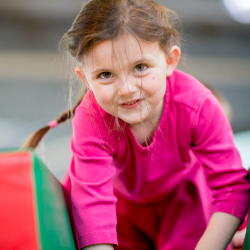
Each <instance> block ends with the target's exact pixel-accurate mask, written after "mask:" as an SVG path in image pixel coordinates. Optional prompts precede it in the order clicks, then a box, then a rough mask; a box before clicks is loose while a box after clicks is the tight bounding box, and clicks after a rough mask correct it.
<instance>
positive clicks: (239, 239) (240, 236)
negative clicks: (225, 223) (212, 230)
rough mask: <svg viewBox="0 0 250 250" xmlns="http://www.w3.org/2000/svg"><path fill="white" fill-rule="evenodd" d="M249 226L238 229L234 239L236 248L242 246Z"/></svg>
mask: <svg viewBox="0 0 250 250" xmlns="http://www.w3.org/2000/svg"><path fill="white" fill-rule="evenodd" d="M246 231H247V228H244V229H242V230H240V231H237V232H236V233H235V235H234V237H233V239H232V242H233V246H234V248H241V247H242V246H243V242H244V239H245V235H246Z"/></svg>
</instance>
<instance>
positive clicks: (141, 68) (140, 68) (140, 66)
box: [135, 63, 147, 72]
mask: <svg viewBox="0 0 250 250" xmlns="http://www.w3.org/2000/svg"><path fill="white" fill-rule="evenodd" d="M146 69H147V65H146V64H143V63H140V64H138V65H136V66H135V72H142V71H144V70H146Z"/></svg>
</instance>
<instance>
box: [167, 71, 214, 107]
mask: <svg viewBox="0 0 250 250" xmlns="http://www.w3.org/2000/svg"><path fill="white" fill-rule="evenodd" d="M168 82H169V85H170V87H169V88H170V90H169V91H170V94H171V102H172V103H175V104H176V105H183V106H185V107H186V108H189V109H194V110H197V109H198V108H199V106H200V104H201V102H202V101H203V100H204V98H206V97H209V96H213V95H212V93H211V91H210V90H209V89H207V88H206V87H205V86H204V85H203V84H202V83H201V82H200V81H199V80H197V79H196V78H194V77H193V76H191V75H189V74H187V73H185V72H182V71H180V70H175V71H174V72H173V74H172V75H171V76H170V77H169V79H168Z"/></svg>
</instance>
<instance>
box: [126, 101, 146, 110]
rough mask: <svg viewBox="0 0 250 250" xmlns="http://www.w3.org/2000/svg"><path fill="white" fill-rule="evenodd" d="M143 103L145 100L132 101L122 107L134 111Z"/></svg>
mask: <svg viewBox="0 0 250 250" xmlns="http://www.w3.org/2000/svg"><path fill="white" fill-rule="evenodd" d="M142 101H143V99H136V100H131V101H128V102H124V103H122V104H121V106H122V107H123V108H125V109H132V108H136V107H137V106H138V105H139V104H140V103H141V102H142Z"/></svg>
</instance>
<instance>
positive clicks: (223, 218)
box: [195, 212, 241, 250]
mask: <svg viewBox="0 0 250 250" xmlns="http://www.w3.org/2000/svg"><path fill="white" fill-rule="evenodd" d="M240 222H241V221H240V219H238V218H237V217H235V216H233V215H231V214H226V213H222V212H215V213H213V214H212V216H211V219H210V221H209V223H208V226H207V228H206V230H205V232H204V234H203V235H202V237H201V239H200V240H199V242H198V244H197V246H196V248H195V250H211V249H213V250H224V249H225V248H226V247H227V246H228V244H229V243H230V241H231V240H232V237H233V235H234V233H235V231H236V230H237V228H238V227H239V225H240Z"/></svg>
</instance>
